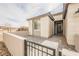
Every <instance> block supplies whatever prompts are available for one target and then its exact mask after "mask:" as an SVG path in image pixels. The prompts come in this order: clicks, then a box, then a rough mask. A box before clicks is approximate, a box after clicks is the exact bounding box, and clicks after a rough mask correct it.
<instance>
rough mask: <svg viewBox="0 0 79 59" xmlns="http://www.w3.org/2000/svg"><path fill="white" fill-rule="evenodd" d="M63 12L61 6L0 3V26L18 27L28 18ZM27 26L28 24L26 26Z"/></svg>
mask: <svg viewBox="0 0 79 59" xmlns="http://www.w3.org/2000/svg"><path fill="white" fill-rule="evenodd" d="M62 10H63V4H56V3H55V4H54V3H50V4H49V3H35V4H34V3H26V4H24V3H14V4H11V3H10V4H9V3H4V4H2V3H0V25H4V24H6V23H9V24H11V26H16V27H17V26H20V25H22V24H23V23H24V22H25V21H26V20H27V19H28V18H31V17H34V16H38V15H41V14H44V13H47V12H49V11H50V12H51V13H57V12H61V11H62ZM27 25H28V24H27Z"/></svg>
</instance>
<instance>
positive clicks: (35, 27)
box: [33, 19, 40, 30]
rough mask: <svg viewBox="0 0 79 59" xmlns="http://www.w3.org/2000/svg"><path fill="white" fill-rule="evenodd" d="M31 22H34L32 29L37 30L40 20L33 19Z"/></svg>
mask: <svg viewBox="0 0 79 59" xmlns="http://www.w3.org/2000/svg"><path fill="white" fill-rule="evenodd" d="M33 24H34V29H36V30H37V29H39V28H40V22H39V19H36V20H34V22H33Z"/></svg>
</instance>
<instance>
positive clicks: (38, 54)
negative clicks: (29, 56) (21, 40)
mask: <svg viewBox="0 0 79 59" xmlns="http://www.w3.org/2000/svg"><path fill="white" fill-rule="evenodd" d="M38 56H39V45H38Z"/></svg>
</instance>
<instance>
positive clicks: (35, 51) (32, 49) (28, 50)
mask: <svg viewBox="0 0 79 59" xmlns="http://www.w3.org/2000/svg"><path fill="white" fill-rule="evenodd" d="M24 44H25V56H55V49H53V48H50V47H47V46H44V45H41V44H38V43H35V42H32V41H26V40H25V42H24Z"/></svg>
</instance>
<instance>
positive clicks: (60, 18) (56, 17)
mask: <svg viewBox="0 0 79 59" xmlns="http://www.w3.org/2000/svg"><path fill="white" fill-rule="evenodd" d="M62 15H63V14H59V15H55V16H53V17H54V18H55V20H62Z"/></svg>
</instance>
